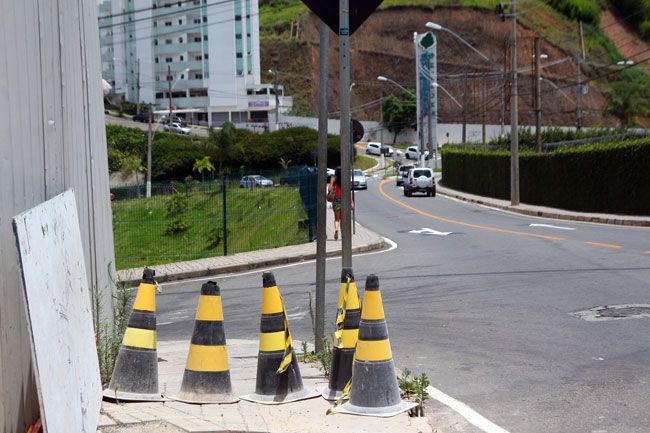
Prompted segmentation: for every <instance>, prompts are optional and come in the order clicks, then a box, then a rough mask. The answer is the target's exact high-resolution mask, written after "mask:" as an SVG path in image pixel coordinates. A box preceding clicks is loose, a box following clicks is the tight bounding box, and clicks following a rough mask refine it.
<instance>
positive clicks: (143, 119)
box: [133, 112, 149, 123]
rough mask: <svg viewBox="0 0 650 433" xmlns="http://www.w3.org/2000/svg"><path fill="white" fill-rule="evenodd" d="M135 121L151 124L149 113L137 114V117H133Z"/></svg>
mask: <svg viewBox="0 0 650 433" xmlns="http://www.w3.org/2000/svg"><path fill="white" fill-rule="evenodd" d="M133 121H134V122H142V123H148V122H149V113H144V112H140V113H137V114H136V115H134V116H133Z"/></svg>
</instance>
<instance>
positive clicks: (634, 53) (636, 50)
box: [600, 10, 650, 73]
mask: <svg viewBox="0 0 650 433" xmlns="http://www.w3.org/2000/svg"><path fill="white" fill-rule="evenodd" d="M600 30H601V31H602V32H603V33H604V34H605V36H607V37H608V38H609V39H611V40H612V42H613V43H614V45H615V46H616V48H617V49H618V51H619V52H620V53H621V54H622V55H623V56H624V57H625V58H626V59H627V60H632V61H634V63H641V62H647V61H648V60H649V59H650V44H648V43H647V42H645V41H644V40H642V39H641V38H640V37H639V36H638V35H637V33H636V32H635V31H634V29H632V27H630V26H629V25H628V24H627V23H626V22H625V20H623V19H621V18H620V17H618V16H617V15H616V14H614V13H613V12H612V11H611V10H604V11H602V12H601V13H600ZM639 66H640V67H641V68H643V69H644V70H645V71H646V72H647V73H650V64H648V63H641V65H639Z"/></svg>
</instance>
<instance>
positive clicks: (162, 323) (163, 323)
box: [156, 322, 175, 326]
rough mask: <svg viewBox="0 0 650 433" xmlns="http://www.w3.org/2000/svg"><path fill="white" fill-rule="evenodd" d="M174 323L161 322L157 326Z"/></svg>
mask: <svg viewBox="0 0 650 433" xmlns="http://www.w3.org/2000/svg"><path fill="white" fill-rule="evenodd" d="M172 323H175V322H161V323H157V324H156V326H163V325H171V324H172Z"/></svg>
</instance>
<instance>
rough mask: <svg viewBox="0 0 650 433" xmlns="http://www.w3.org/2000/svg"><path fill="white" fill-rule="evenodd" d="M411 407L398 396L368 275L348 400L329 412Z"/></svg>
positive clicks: (374, 283) (373, 412)
mask: <svg viewBox="0 0 650 433" xmlns="http://www.w3.org/2000/svg"><path fill="white" fill-rule="evenodd" d="M415 406H416V403H409V402H405V401H403V400H402V399H401V398H400V391H399V387H398V386H397V377H396V376H395V365H394V363H393V355H392V353H391V349H390V341H389V339H388V328H387V327H386V319H385V318H384V306H383V305H382V302H381V292H380V291H379V279H378V278H377V276H376V275H370V276H368V278H367V279H366V291H365V294H364V297H363V308H362V309H361V322H360V323H359V341H358V342H357V350H356V351H355V352H354V366H353V367H352V385H351V386H350V399H349V400H348V402H347V403H344V404H342V405H340V406H338V407H334V408H333V409H332V411H333V412H339V413H348V414H352V415H368V416H378V417H389V416H394V415H397V414H398V413H401V412H404V411H407V410H409V409H411V408H413V407H415Z"/></svg>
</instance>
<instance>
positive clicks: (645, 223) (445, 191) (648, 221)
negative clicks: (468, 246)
mask: <svg viewBox="0 0 650 433" xmlns="http://www.w3.org/2000/svg"><path fill="white" fill-rule="evenodd" d="M436 180H437V181H438V182H440V177H439V176H436ZM436 188H437V192H438V193H439V194H442V195H446V196H448V197H453V198H457V199H459V200H463V201H466V202H469V203H477V204H481V205H484V206H490V207H493V208H497V209H502V210H506V211H510V212H516V213H520V214H523V215H531V216H536V217H544V218H555V219H560V220H568V221H583V222H591V223H601V224H615V225H622V226H638V227H650V217H644V216H632V215H612V214H604V213H589V212H576V211H570V210H564V209H555V208H550V207H544V206H535V205H530V204H525V203H521V204H520V205H519V206H512V205H511V204H510V201H508V200H500V199H496V198H492V197H483V196H479V195H474V194H469V193H466V192H462V191H457V190H455V189H451V188H447V187H445V186H444V184H442V183H438V184H437V186H436Z"/></svg>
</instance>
